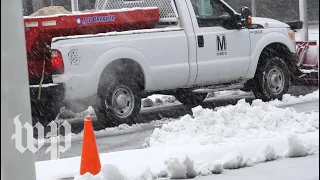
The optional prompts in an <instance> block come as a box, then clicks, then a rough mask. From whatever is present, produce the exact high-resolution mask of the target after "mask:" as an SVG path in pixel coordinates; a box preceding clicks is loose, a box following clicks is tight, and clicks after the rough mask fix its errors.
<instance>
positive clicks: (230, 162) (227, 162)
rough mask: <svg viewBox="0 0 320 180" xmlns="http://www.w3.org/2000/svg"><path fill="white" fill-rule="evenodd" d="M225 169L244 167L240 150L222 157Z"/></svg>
mask: <svg viewBox="0 0 320 180" xmlns="http://www.w3.org/2000/svg"><path fill="white" fill-rule="evenodd" d="M222 162H223V168H224V169H239V168H241V167H242V162H243V156H242V154H241V152H239V151H233V152H230V153H228V154H226V155H225V156H224V157H222Z"/></svg>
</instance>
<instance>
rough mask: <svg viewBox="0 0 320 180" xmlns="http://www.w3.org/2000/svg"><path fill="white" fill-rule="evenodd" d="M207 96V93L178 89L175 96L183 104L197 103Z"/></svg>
mask: <svg viewBox="0 0 320 180" xmlns="http://www.w3.org/2000/svg"><path fill="white" fill-rule="evenodd" d="M207 96H208V93H193V92H192V91H188V90H185V91H184V90H183V91H178V92H177V93H176V94H175V97H176V98H177V100H178V101H179V102H181V103H182V104H185V105H199V104H200V103H202V102H203V101H204V100H205V99H206V98H207Z"/></svg>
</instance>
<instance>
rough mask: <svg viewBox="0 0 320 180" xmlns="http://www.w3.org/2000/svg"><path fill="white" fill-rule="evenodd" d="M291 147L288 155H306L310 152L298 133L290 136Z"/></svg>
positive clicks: (292, 156)
mask: <svg viewBox="0 0 320 180" xmlns="http://www.w3.org/2000/svg"><path fill="white" fill-rule="evenodd" d="M288 142H289V149H288V152H287V157H290V158H294V157H304V156H306V155H307V154H308V152H307V150H306V148H305V146H304V144H303V143H302V141H301V140H300V139H299V138H298V137H297V136H296V135H290V136H289V137H288Z"/></svg>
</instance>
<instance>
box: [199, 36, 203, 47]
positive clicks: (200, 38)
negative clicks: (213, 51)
mask: <svg viewBox="0 0 320 180" xmlns="http://www.w3.org/2000/svg"><path fill="white" fill-rule="evenodd" d="M198 47H200V48H201V47H204V39H203V36H198Z"/></svg>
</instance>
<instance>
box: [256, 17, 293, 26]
mask: <svg viewBox="0 0 320 180" xmlns="http://www.w3.org/2000/svg"><path fill="white" fill-rule="evenodd" d="M252 23H253V24H259V25H261V26H263V27H266V26H267V27H269V28H289V27H290V26H289V25H288V24H286V23H284V22H281V21H278V20H275V19H270V18H261V17H253V18H252Z"/></svg>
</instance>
